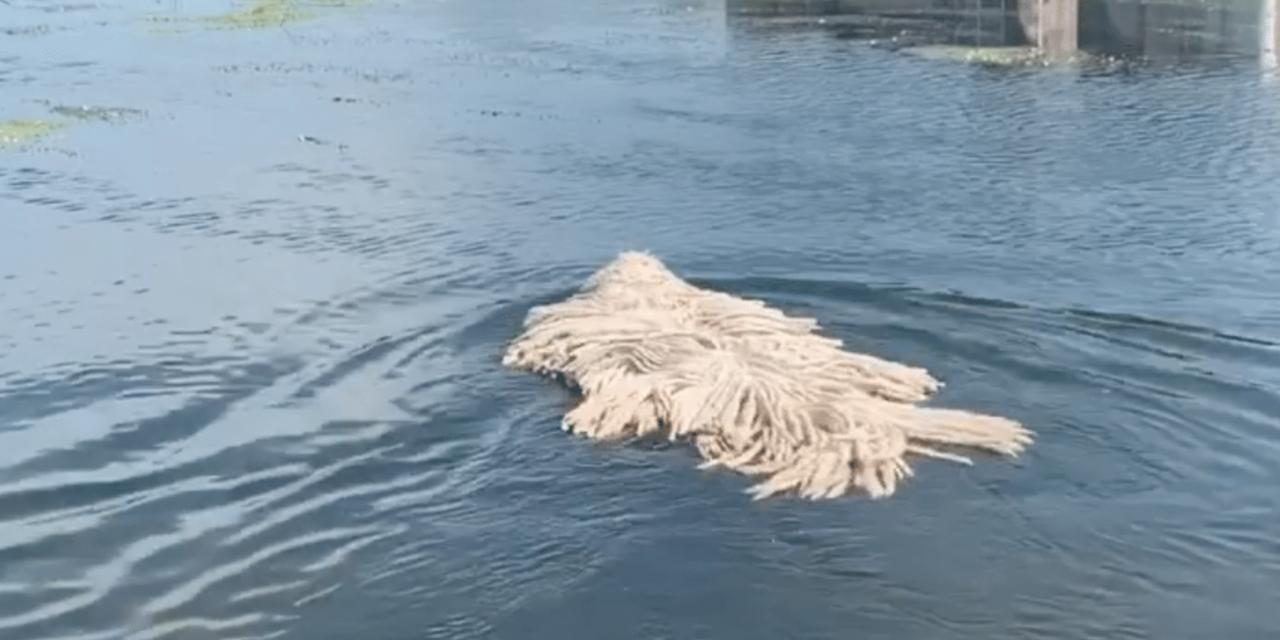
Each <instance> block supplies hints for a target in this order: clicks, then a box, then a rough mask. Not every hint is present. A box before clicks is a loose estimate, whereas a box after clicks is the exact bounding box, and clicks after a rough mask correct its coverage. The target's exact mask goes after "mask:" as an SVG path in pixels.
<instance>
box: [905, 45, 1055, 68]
mask: <svg viewBox="0 0 1280 640" xmlns="http://www.w3.org/2000/svg"><path fill="white" fill-rule="evenodd" d="M902 51H903V52H904V53H908V54H911V55H915V56H919V57H922V58H928V59H930V60H951V61H956V62H967V63H969V64H976V65H980V66H984V67H999V68H1008V69H1019V68H1028V67H1045V66H1049V58H1048V57H1046V56H1045V55H1044V54H1043V53H1042V52H1041V51H1040V50H1039V49H1037V48H1036V47H965V46H955V45H923V46H909V47H903V48H902Z"/></svg>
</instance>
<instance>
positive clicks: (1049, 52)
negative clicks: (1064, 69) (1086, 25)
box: [1036, 0, 1080, 58]
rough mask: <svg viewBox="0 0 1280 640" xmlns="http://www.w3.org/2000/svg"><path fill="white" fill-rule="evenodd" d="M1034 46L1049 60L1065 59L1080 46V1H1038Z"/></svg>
mask: <svg viewBox="0 0 1280 640" xmlns="http://www.w3.org/2000/svg"><path fill="white" fill-rule="evenodd" d="M1036 13H1037V14H1038V15H1037V16H1036V31H1037V33H1036V46H1037V47H1039V48H1040V51H1042V52H1043V53H1044V54H1045V55H1046V56H1048V57H1050V58H1065V57H1067V56H1070V55H1072V54H1074V53H1075V52H1076V49H1078V48H1079V46H1080V40H1079V36H1080V0H1040V6H1039V9H1038V10H1037V12H1036Z"/></svg>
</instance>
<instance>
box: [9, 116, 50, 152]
mask: <svg viewBox="0 0 1280 640" xmlns="http://www.w3.org/2000/svg"><path fill="white" fill-rule="evenodd" d="M64 126H66V125H65V124H64V123H61V122H56V121H50V120H0V149H12V148H16V147H21V146H23V145H26V144H29V143H31V142H34V141H36V140H38V139H40V138H43V137H44V136H47V135H49V134H50V133H53V132H54V131H57V130H58V129H61V128H62V127H64Z"/></svg>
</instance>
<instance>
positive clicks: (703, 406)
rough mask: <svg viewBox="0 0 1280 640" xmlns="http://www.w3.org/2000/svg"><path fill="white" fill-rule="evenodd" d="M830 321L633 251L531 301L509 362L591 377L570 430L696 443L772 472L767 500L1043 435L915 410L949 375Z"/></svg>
mask: <svg viewBox="0 0 1280 640" xmlns="http://www.w3.org/2000/svg"><path fill="white" fill-rule="evenodd" d="M817 329H818V325H817V322H816V321H814V320H812V319H808V318H796V317H790V316H787V315H785V314H783V313H782V312H781V311H779V310H776V309H773V308H770V307H768V306H766V305H765V304H764V303H762V302H759V301H754V300H744V299H741V298H736V297H733V296H730V295H727V294H724V293H720V292H715V291H708V290H705V289H700V288H697V287H694V286H692V285H690V284H688V283H686V282H684V281H683V280H681V279H680V278H679V277H677V276H676V275H675V274H674V273H672V272H671V271H670V270H668V269H667V268H666V266H664V265H663V264H662V263H661V262H660V261H658V260H657V259H656V258H654V257H653V256H651V255H648V254H645V253H637V252H627V253H623V254H622V255H620V256H619V257H618V258H617V259H616V260H614V261H613V262H612V263H610V264H609V265H607V266H605V267H604V268H603V269H601V270H600V271H598V272H597V273H596V274H595V275H593V276H592V277H591V279H590V280H589V281H588V282H587V284H586V286H585V287H583V289H582V290H581V291H580V292H578V293H577V294H575V295H574V296H572V297H570V298H569V299H567V300H565V301H563V302H559V303H555V304H550V305H546V306H542V307H536V308H534V309H533V310H531V311H530V312H529V315H528V317H527V318H526V319H525V326H524V333H523V334H522V335H520V336H519V337H518V338H516V340H515V341H513V342H512V343H511V344H510V345H509V347H508V349H507V353H506V355H505V357H504V358H503V364H504V365H506V366H510V367H514V368H518V369H523V370H527V371H533V372H537V373H540V374H543V375H561V376H563V377H564V378H566V379H567V380H568V381H569V382H571V383H573V384H574V385H575V386H577V387H578V389H579V390H580V391H581V393H582V396H583V399H582V402H581V404H579V405H578V406H577V407H576V408H575V409H573V410H572V411H570V412H569V413H568V414H567V415H566V416H565V418H564V422H563V426H564V428H565V429H566V430H568V431H573V432H577V433H582V434H584V435H587V436H590V437H593V438H601V439H608V438H622V437H631V436H645V435H651V434H655V433H665V435H667V437H669V438H671V439H673V440H675V439H681V440H688V441H691V442H692V443H693V444H694V445H695V446H696V447H697V448H698V451H699V453H700V454H701V455H702V457H703V458H704V460H705V461H706V462H705V463H704V465H703V466H704V467H711V466H723V467H726V468H729V469H732V470H734V471H737V472H740V473H743V474H747V475H750V476H755V477H761V478H763V479H762V481H761V482H760V483H759V484H757V485H756V486H754V487H752V489H751V493H752V494H753V495H754V496H755V497H756V498H757V499H760V498H764V497H768V496H771V495H774V494H778V493H796V494H798V495H800V496H803V497H806V498H811V499H817V498H832V497H837V496H841V495H844V494H846V493H848V492H850V491H853V490H859V489H860V490H862V491H865V492H867V493H868V494H870V495H871V496H873V497H884V496H888V495H891V494H892V493H893V492H894V491H895V489H896V488H897V484H898V482H899V481H900V480H901V479H903V478H904V477H906V476H909V475H911V468H910V467H909V466H908V465H907V462H906V455H907V454H909V453H914V454H919V455H925V456H930V457H936V458H945V459H949V460H953V461H956V462H962V463H968V462H969V460H968V458H965V457H962V456H958V455H954V454H950V453H944V452H941V451H938V450H936V449H933V448H931V446H930V445H937V444H954V445H963V446H970V447H976V448H981V449H986V450H988V451H991V452H994V453H1000V454H1005V455H1017V454H1018V453H1019V452H1021V451H1022V450H1023V449H1024V448H1025V447H1026V446H1027V445H1028V444H1030V442H1031V432H1029V431H1028V430H1026V429H1025V428H1023V427H1022V426H1021V425H1019V424H1018V423H1016V422H1014V421H1011V420H1008V419H1005V418H1000V417H995V416H987V415H982V414H976V413H970V412H967V411H957V410H947V409H934V408H926V407H919V406H916V405H915V404H914V403H916V402H919V401H922V400H924V399H926V398H928V397H929V396H930V395H932V394H933V393H934V392H935V391H937V389H938V388H939V387H940V386H941V385H940V383H939V382H938V381H937V380H935V379H934V378H933V377H932V376H930V375H929V374H928V372H926V371H925V370H923V369H919V368H914V367H908V366H904V365H900V364H896V363H893V362H889V361H886V360H882V359H879V358H876V357H873V356H869V355H863V354H856V353H851V352H848V351H845V350H843V349H842V346H843V345H842V343H841V341H839V340H836V339H834V338H829V337H824V336H821V335H818V334H817V333H816V331H817Z"/></svg>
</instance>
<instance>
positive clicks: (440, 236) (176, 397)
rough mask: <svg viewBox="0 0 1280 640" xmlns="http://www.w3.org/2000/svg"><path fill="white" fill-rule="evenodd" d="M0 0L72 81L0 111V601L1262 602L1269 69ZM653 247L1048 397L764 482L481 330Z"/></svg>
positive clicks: (684, 623)
mask: <svg viewBox="0 0 1280 640" xmlns="http://www.w3.org/2000/svg"><path fill="white" fill-rule="evenodd" d="M3 9H4V11H3V12H0V34H8V36H12V37H11V38H10V39H8V40H6V41H5V42H6V43H7V44H8V48H6V49H5V53H4V57H0V119H3V120H4V122H6V123H8V122H11V121H10V120H9V119H10V118H12V119H14V120H19V121H28V122H32V121H40V122H45V123H56V127H55V126H54V125H53V124H50V125H47V126H48V127H49V128H48V129H47V130H42V131H40V133H42V135H40V136H28V135H26V134H23V136H22V138H23V139H22V142H21V143H20V144H16V145H12V146H11V147H9V148H6V149H5V150H4V152H3V153H0V211H3V212H4V221H5V223H4V224H5V226H4V233H3V234H0V319H2V321H0V637H14V638H24V639H27V640H53V639H57V640H70V639H72V638H74V639H77V640H84V639H101V640H120V639H121V638H127V639H129V640H133V639H143V638H158V639H159V638H164V639H169V638H182V639H184V640H185V639H188V638H219V639H223V640H225V639H229V638H268V637H270V638H308V639H310V638H317V639H327V638H334V639H338V638H349V637H351V636H352V635H355V634H363V635H366V636H369V637H377V638H401V637H405V638H408V637H415V638H416V637H427V638H513V639H514V638H547V637H563V638H600V637H614V636H618V635H620V634H621V635H623V636H627V637H637V638H664V637H692V636H697V637H703V638H734V639H735V640H744V639H752V638H762V639H763V638H769V639H776V638H780V637H782V638H801V637H802V638H814V639H821V638H836V637H845V636H846V635H847V634H848V630H849V629H859V630H862V631H863V632H864V633H869V634H871V635H877V636H895V637H910V638H917V639H929V638H956V637H974V638H978V637H981V638H1024V637H1037V638H1094V637H1106V638H1144V639H1145V638H1151V639H1157V638H1158V639H1160V640H1182V639H1186V640H1192V639H1196V640H1198V639H1200V638H1206V637H1213V638H1219V637H1221V638H1269V637H1276V636H1280V619H1278V618H1276V617H1275V616H1270V615H1268V613H1269V611H1270V609H1271V608H1272V607H1273V602H1274V601H1275V598H1276V595H1277V585H1278V584H1280V555H1277V553H1276V546H1275V545H1276V543H1275V532H1276V519H1275V514H1276V513H1277V512H1278V510H1280V504H1278V502H1277V497H1276V496H1277V493H1276V491H1275V486H1277V484H1278V483H1280V472H1278V471H1277V470H1276V465H1275V464H1274V461H1275V460H1276V459H1277V458H1280V431H1278V430H1277V424H1276V418H1275V416H1277V415H1280V373H1278V372H1280V368H1278V367H1277V363H1280V353H1278V352H1277V351H1278V347H1277V344H1280V312H1278V311H1277V309H1280V304H1278V301H1277V299H1276V294H1275V292H1276V291H1280V269H1277V267H1276V262H1275V260H1274V258H1275V256H1277V255H1280V233H1277V229H1278V228H1280V227H1278V226H1277V224H1276V222H1277V209H1276V207H1275V203H1276V202H1280V180H1276V175H1277V172H1278V171H1280V165H1278V164H1277V161H1276V158H1280V110H1278V109H1277V107H1276V105H1277V104H1280V100H1277V98H1280V93H1278V91H1280V88H1278V87H1277V85H1276V83H1275V82H1274V79H1273V78H1264V77H1260V75H1259V74H1258V72H1257V69H1256V68H1252V69H1250V68H1247V67H1245V66H1238V65H1233V66H1224V67H1222V68H1206V67H1199V68H1196V69H1187V68H1176V67H1166V68H1160V69H1155V68H1152V69H1143V70H1141V71H1140V72H1135V73H1128V74H1113V75H1108V76H1104V77H1098V76H1090V75H1088V74H1059V73H1030V72H1028V73H989V72H974V71H973V70H971V69H967V68H965V67H964V66H963V65H953V64H940V63H939V62H938V61H935V60H928V59H920V58H919V57H910V56H904V55H900V53H896V52H891V51H886V50H883V49H875V48H871V47H868V46H865V45H863V44H860V43H857V42H851V41H849V40H847V39H841V38H835V37H832V35H831V34H830V33H821V32H815V31H813V30H785V29H774V30H769V29H760V28H754V27H751V26H749V25H745V24H743V23H740V22H735V21H731V20H729V19H727V17H726V15H725V13H724V11H723V6H722V5H720V4H719V3H716V2H706V3H696V2H695V3H674V2H670V3H668V2H650V1H647V0H638V1H636V2H623V1H622V0H616V1H614V0H611V1H610V2H604V3H594V4H585V5H584V4H583V3H580V2H568V1H567V0H539V1H538V2H527V3H521V4H520V5H519V6H514V5H512V4H511V3H499V2H497V0H479V1H470V2H462V1H453V0H446V1H444V2H433V3H390V2H360V3H328V4H326V3H320V2H317V3H308V4H303V3H292V2H272V3H256V4H255V3H248V4H233V3H230V2H221V1H215V0H205V1H202V2H194V1H187V2H168V3H158V4H154V5H148V6H147V7H144V8H132V7H122V6H115V5H110V6H108V5H99V4H76V3H63V4H59V3H54V2H43V1H37V0H27V1H19V0H11V2H9V3H6V4H5V5H4V6H3ZM255 12H257V13H255ZM289 12H295V13H289ZM302 13H306V14H307V17H308V18H309V19H307V20H295V21H291V22H289V24H288V25H287V27H281V26H279V25H277V26H270V25H268V24H266V22H268V20H266V18H267V17H271V19H273V20H274V19H275V18H277V17H281V16H286V15H287V16H294V15H295V14H296V15H301V14H302ZM210 16H223V17H224V18H225V20H222V21H221V22H218V21H217V20H215V21H214V22H208V21H204V22H202V21H201V19H202V18H207V17H210ZM227 16H240V17H238V18H228V17H227ZM254 16H256V18H255V17H254ZM157 17H159V18H164V19H165V21H164V22H157V21H156V20H155V19H156V18H157ZM251 18H252V20H251ZM257 18H262V24H256V23H253V24H250V23H251V22H253V20H256V19H257ZM242 19H243V20H246V21H249V22H245V23H243V24H240V25H235V23H236V21H237V20H242ZM220 20H221V19H220ZM215 23H216V24H215ZM164 25H169V26H174V25H177V26H181V27H182V30H181V32H180V33H172V34H170V33H159V34H156V33H150V32H149V29H151V28H153V27H157V26H164ZM219 25H220V26H245V27H261V28H233V29H223V28H209V27H216V26H219ZM197 27H198V28H197ZM14 34H17V35H14ZM8 36H4V35H0V37H8ZM6 126H8V127H13V126H15V125H11V124H5V125H0V132H3V131H8V129H5V128H4V127H6ZM21 126H22V127H36V128H37V129H38V128H39V126H36V125H21ZM40 126H46V125H40ZM27 130H28V129H25V128H22V129H13V131H24V132H25V131H27ZM3 135H4V134H0V137H3ZM14 135H15V137H17V134H14ZM634 248H639V249H651V250H654V251H655V252H657V253H658V254H659V255H660V256H661V257H663V258H664V259H666V260H668V261H669V262H670V263H671V264H672V265H673V266H674V267H676V268H677V269H678V270H680V271H681V272H684V273H686V274H687V275H688V276H689V277H690V278H691V279H692V280H693V281H695V282H697V283H699V284H704V285H707V286H710V287H714V288H718V289H722V290H725V291H729V292H731V293H734V294H738V295H743V296H749V297H759V298H763V299H766V300H767V301H769V302H770V303H772V304H775V305H778V306H780V307H782V308H784V309H787V310H789V311H793V312H796V313H802V314H806V315H810V316H813V317H816V318H818V320H819V321H820V322H821V323H822V325H823V327H824V331H826V332H827V333H829V334H831V335H835V336H838V337H840V338H841V339H842V340H844V341H845V342H846V344H847V345H848V346H849V347H850V348H852V349H856V350H860V351H865V352H868V353H874V354H877V355H881V356H884V357H889V358H893V359H896V360H900V361H903V362H907V363H911V364H915V365H920V366H925V367H927V368H928V369H930V370H931V371H933V372H935V373H936V374H937V375H938V376H939V377H941V378H942V379H943V380H944V381H946V383H947V386H946V388H945V390H944V391H943V392H942V393H941V394H940V397H939V398H938V399H937V402H938V403H939V404H942V405H946V406H953V407H961V408H971V409H976V410H983V411H990V412H993V413H997V414H1001V415H1009V416H1012V417H1015V418H1017V419H1019V420H1021V421H1023V422H1025V423H1026V424H1027V425H1028V426H1030V427H1031V428H1033V429H1034V430H1035V431H1036V432H1037V436H1038V437H1037V442H1036V444H1035V445H1034V446H1033V447H1032V448H1031V449H1030V450H1029V451H1028V452H1027V454H1026V455H1024V456H1023V457H1022V458H1020V459H1018V460H1013V461H1008V460H995V459H984V460H981V461H980V462H979V463H978V464H976V465H975V466H973V467H960V466H956V465H948V464H946V463H932V462H929V461H920V462H919V464H918V467H917V469H916V470H917V475H916V477H914V478H913V479H912V480H911V481H910V482H909V483H908V484H907V485H906V486H905V487H904V488H903V490H902V491H901V492H900V493H899V494H898V495H897V496H895V497H894V498H893V499H891V500H886V501H868V500H862V499H847V500H838V501H831V502H825V503H802V502H799V501H795V500H775V501H770V502H765V503H751V502H750V501H749V500H748V498H747V496H745V495H744V494H743V493H742V490H743V489H744V488H746V486H747V483H746V481H745V480H744V479H742V478H739V477H735V476H732V475H729V474H722V473H713V472H701V471H698V470H697V469H696V468H695V466H696V460H695V459H694V456H693V455H692V454H691V453H690V452H689V451H687V450H686V449H684V448H682V447H661V448H642V447H630V446H616V445H602V444H595V443H590V442H585V441H582V440H580V439H576V438H570V437H567V436H565V434H563V433H562V432H561V431H560V430H559V429H558V428H557V427H558V424H559V420H560V416H561V415H562V414H563V413H564V411H565V410H567V409H568V408H569V406H570V404H571V402H572V399H571V396H570V394H568V393H565V392H564V391H563V390H561V389H558V388H557V387H556V386H555V385H552V384H550V383H548V382H546V381H543V380H539V379H537V378H535V377H532V376H527V375H521V374H516V373H513V372H510V371H506V370H504V369H503V368H502V366H501V364H500V361H501V356H502V349H503V346H504V344H505V342H506V341H507V340H508V339H510V338H511V337H512V336H513V335H515V334H516V332H517V331H518V330H519V326H520V323H521V321H522V319H523V317H524V315H525V313H527V311H528V310H529V309H530V308H531V307H532V306H534V305H535V304H540V303H545V302H549V301H552V300H555V299H559V298H561V297H563V296H564V295H567V294H568V293H569V292H570V291H572V290H573V289H574V287H576V286H577V285H578V284H579V283H580V282H581V281H582V280H583V279H584V278H585V277H587V276H588V275H589V274H590V273H591V271H592V270H593V269H594V268H596V267H597V266H599V265H600V263H602V262H603V261H605V260H607V259H609V258H611V257H612V256H613V255H614V254H615V252H617V251H619V250H622V249H634Z"/></svg>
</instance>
